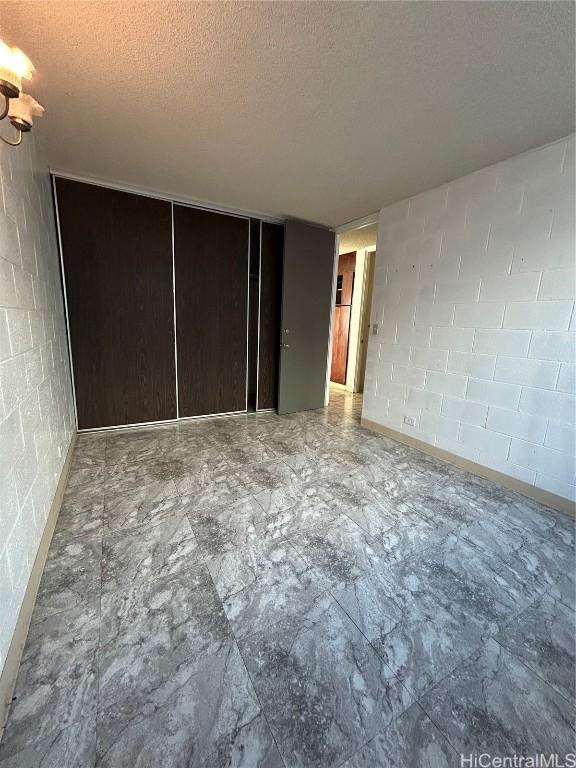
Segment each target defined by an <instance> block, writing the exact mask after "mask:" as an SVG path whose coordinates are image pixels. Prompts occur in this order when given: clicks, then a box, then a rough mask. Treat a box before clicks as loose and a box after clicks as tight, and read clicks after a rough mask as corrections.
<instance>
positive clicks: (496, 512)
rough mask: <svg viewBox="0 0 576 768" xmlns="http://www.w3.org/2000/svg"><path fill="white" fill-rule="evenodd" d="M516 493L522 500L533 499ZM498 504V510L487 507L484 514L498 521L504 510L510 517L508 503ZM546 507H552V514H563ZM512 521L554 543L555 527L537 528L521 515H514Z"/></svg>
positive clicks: (530, 532) (527, 531)
mask: <svg viewBox="0 0 576 768" xmlns="http://www.w3.org/2000/svg"><path fill="white" fill-rule="evenodd" d="M511 493H514V492H513V491H511ZM514 495H515V496H518V497H519V498H520V499H521V500H525V501H526V500H527V501H531V499H528V497H526V496H522V495H521V494H514ZM498 505H499V508H498V510H491V509H489V508H487V509H485V512H484V514H485V515H487V516H489V517H492V518H493V519H496V521H498V520H499V517H498V515H499V513H502V512H504V515H505V516H506V518H507V519H508V517H507V510H506V505H505V504H504V503H503V502H498ZM546 509H550V512H551V515H552V514H554V515H562V514H563V513H562V512H559V511H558V510H555V509H552V508H546ZM511 521H512V522H513V523H515V524H516V525H518V526H520V528H522V529H523V530H524V531H526V533H527V534H529V535H534V534H536V535H537V536H540V537H541V538H543V539H546V540H547V541H550V542H552V543H553V539H552V536H553V530H554V527H553V528H552V529H547V530H546V531H544V532H542V531H541V530H538V529H536V528H535V527H534V526H533V525H531V524H530V523H529V522H527V521H524V520H523V519H522V518H521V517H520V518H516V517H513V518H511Z"/></svg>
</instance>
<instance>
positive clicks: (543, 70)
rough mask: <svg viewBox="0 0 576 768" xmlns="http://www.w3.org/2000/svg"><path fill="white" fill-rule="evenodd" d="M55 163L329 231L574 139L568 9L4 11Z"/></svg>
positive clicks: (458, 5) (375, 5)
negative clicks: (27, 68) (32, 69)
mask: <svg viewBox="0 0 576 768" xmlns="http://www.w3.org/2000/svg"><path fill="white" fill-rule="evenodd" d="M0 30H1V31H0V34H1V35H2V36H3V37H4V38H6V41H7V42H9V43H10V44H12V45H18V46H20V47H21V48H23V50H24V51H25V52H26V53H27V54H28V55H29V56H30V58H31V59H32V60H33V62H34V63H35V65H36V67H37V70H38V73H37V75H36V78H35V80H34V81H33V84H32V85H31V87H30V90H31V91H32V93H33V94H34V95H37V96H38V98H39V99H40V100H41V101H42V102H43V103H44V105H45V107H46V115H45V117H44V118H43V119H42V122H41V123H40V122H39V124H38V126H37V133H38V134H39V135H40V136H41V140H42V141H43V142H44V143H45V145H46V148H47V152H48V160H49V162H50V164H51V165H52V166H53V167H57V168H60V169H65V170H69V171H74V172H77V173H82V174H86V175H93V176H97V177H101V178H108V179H115V180H118V181H123V182H126V183H129V184H134V185H140V186H143V187H147V188H150V189H153V190H158V191H164V192H168V193H171V194H175V195H178V196H183V197H187V198H195V199H203V200H207V201H212V202H217V203H220V204H224V205H229V206H236V207H240V208H244V209H247V210H253V211H261V212H267V213H270V214H276V215H287V216H294V217H299V218H303V219H308V220H312V221H317V222H319V223H324V224H328V225H339V224H343V223H345V222H346V221H349V220H351V219H354V218H356V217H359V216H363V215H365V214H368V213H370V212H373V211H375V210H377V209H378V208H380V207H382V206H385V205H388V204H389V203H391V202H393V201H395V200H398V199H401V198H404V197H407V196H410V195H413V194H415V193H417V192H420V191H422V190H425V189H428V188H431V187H434V186H437V185H438V184H441V183H443V182H446V181H448V180H450V179H452V178H455V177H458V176H461V175H463V174H466V173H469V172H471V171H473V170H475V169H477V168H480V167H482V166H485V165H488V164H490V163H494V162H496V161H498V160H502V159H504V158H506V157H508V156H510V155H513V154H516V153H517V152H521V151H523V150H526V149H529V148H531V147H534V146H537V145H540V144H543V143H545V142H548V141H551V140H553V139H557V138H559V137H561V136H564V135H566V134H568V133H570V132H571V131H572V130H573V123H574V90H573V89H574V5H573V4H572V3H571V2H566V3H564V2H530V3H528V2H496V3H492V2H446V3H445V2H422V3H421V2H371V3H364V2H336V3H331V2H286V3H285V2H272V3H266V2H265V3H256V2H254V3H248V2H233V3H227V2H217V3H211V2H202V3H195V2H177V3H165V2H141V3H132V2H118V3H107V2H87V3H85V2H70V3H64V2H30V3H21V2H14V3H12V2H9V3H2V4H1V8H0Z"/></svg>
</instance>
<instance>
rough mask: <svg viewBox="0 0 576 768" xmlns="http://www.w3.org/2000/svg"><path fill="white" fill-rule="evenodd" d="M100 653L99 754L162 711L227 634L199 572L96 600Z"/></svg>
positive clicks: (200, 568) (206, 580)
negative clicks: (139, 722)
mask: <svg viewBox="0 0 576 768" xmlns="http://www.w3.org/2000/svg"><path fill="white" fill-rule="evenodd" d="M101 610H102V619H101V629H100V647H99V651H98V673H99V685H100V688H99V705H98V743H99V749H104V750H107V749H108V747H109V745H110V744H111V743H113V742H114V741H115V740H116V739H117V738H118V735H119V733H120V732H121V731H122V730H123V728H124V726H125V725H126V724H127V723H129V722H130V721H132V720H134V719H135V718H136V719H138V718H139V717H140V715H141V714H142V712H144V713H146V712H148V713H149V712H150V710H151V709H156V708H158V707H161V706H163V705H164V704H165V703H166V702H167V701H168V700H169V699H170V697H172V696H174V694H175V693H176V692H177V690H178V689H179V688H181V687H182V686H183V685H184V684H185V683H186V681H187V680H188V679H189V678H190V677H191V676H193V675H194V674H195V673H196V672H198V671H199V670H201V669H202V667H203V666H204V664H205V663H207V660H209V659H210V657H212V656H214V655H215V654H217V653H218V652H219V651H221V650H222V649H223V648H226V647H228V646H229V644H230V642H231V633H230V628H229V625H228V622H227V620H226V616H225V614H224V611H223V609H222V605H221V603H220V600H219V599H218V595H217V594H216V591H215V589H214V586H213V584H212V581H211V579H210V576H209V574H208V572H207V571H206V569H205V568H204V567H203V566H198V567H196V568H194V569H190V570H186V571H182V572H180V573H177V574H169V575H167V576H160V577H158V578H156V579H154V580H153V581H143V582H139V583H137V584H134V585H132V586H131V587H130V588H128V589H126V590H124V591H119V592H113V593H104V594H103V595H102V607H101Z"/></svg>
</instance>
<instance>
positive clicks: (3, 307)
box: [0, 127, 75, 671]
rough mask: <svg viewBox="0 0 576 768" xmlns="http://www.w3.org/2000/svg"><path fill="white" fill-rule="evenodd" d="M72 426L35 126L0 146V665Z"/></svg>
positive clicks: (48, 201)
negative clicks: (15, 140)
mask: <svg viewBox="0 0 576 768" xmlns="http://www.w3.org/2000/svg"><path fill="white" fill-rule="evenodd" d="M40 129H41V128H40V127H39V130H40ZM74 430H75V426H74V409H73V399H72V390H71V384H70V371H69V366H68V351H67V342H66V327H65V321H64V310H63V298H62V290H61V286H60V271H59V261H58V249H57V242H56V233H55V224H54V212H53V206H52V198H51V190H50V178H49V175H48V169H47V167H46V165H45V164H43V163H42V162H41V161H40V160H39V158H38V157H37V154H36V150H35V146H34V133H31V134H29V135H27V136H25V137H24V139H23V141H22V144H21V145H20V146H19V147H8V146H6V145H5V144H0V671H1V670H2V667H3V665H4V661H5V659H6V654H7V651H8V648H9V646H10V642H11V639H12V634H13V631H14V627H15V625H16V619H17V617H18V612H19V610H20V606H21V603H22V599H23V597H24V593H25V590H26V586H27V583H28V578H29V576H30V570H31V568H32V565H33V563H34V559H35V556H36V552H37V549H38V545H39V543H40V540H41V537H42V533H43V531H44V526H45V523H46V518H47V515H48V511H49V509H50V505H51V503H52V500H53V498H54V493H55V490H56V486H57V483H58V480H59V477H60V473H61V469H62V466H63V462H64V459H65V457H66V452H67V450H68V447H69V445H70V440H71V438H72V434H73V432H74Z"/></svg>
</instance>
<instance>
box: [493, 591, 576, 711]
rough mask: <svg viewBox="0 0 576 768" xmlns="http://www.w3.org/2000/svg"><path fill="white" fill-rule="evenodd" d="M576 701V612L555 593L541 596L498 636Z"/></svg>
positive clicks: (542, 675)
mask: <svg viewBox="0 0 576 768" xmlns="http://www.w3.org/2000/svg"><path fill="white" fill-rule="evenodd" d="M495 639H496V640H497V641H498V642H499V643H500V645H503V646H504V647H505V648H507V649H508V650H509V651H510V653H512V654H514V656H517V657H518V658H519V659H520V660H521V661H523V662H524V664H526V666H528V667H530V669H531V670H532V671H533V672H536V674H537V675H538V676H539V677H541V678H542V679H543V680H545V681H546V682H547V683H549V684H550V685H551V686H552V687H554V688H555V689H556V690H557V691H558V692H559V693H561V694H562V695H563V696H565V697H566V698H567V699H568V701H571V702H573V701H574V700H575V696H576V648H575V644H576V616H575V615H574V611H573V610H572V609H570V608H568V607H566V606H565V605H563V603H561V602H560V601H559V600H557V599H555V598H554V597H553V596H551V595H545V596H544V597H541V598H539V599H538V600H537V601H536V602H535V603H534V604H533V605H531V606H530V607H529V608H527V609H526V610H525V611H524V612H523V613H521V614H520V615H519V616H517V617H515V618H514V619H513V620H512V621H511V622H510V623H509V624H508V625H507V626H506V627H504V629H503V630H502V631H501V632H500V633H499V634H498V635H496V638H495Z"/></svg>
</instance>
